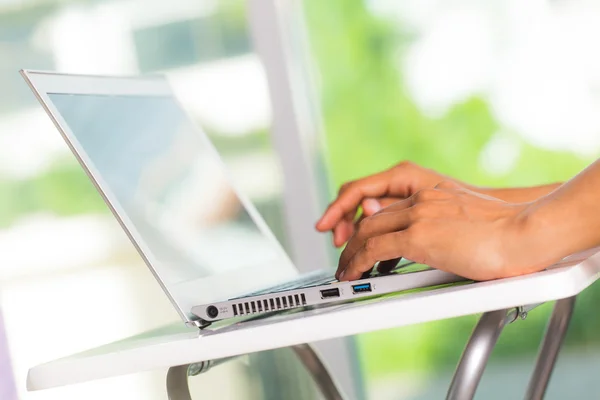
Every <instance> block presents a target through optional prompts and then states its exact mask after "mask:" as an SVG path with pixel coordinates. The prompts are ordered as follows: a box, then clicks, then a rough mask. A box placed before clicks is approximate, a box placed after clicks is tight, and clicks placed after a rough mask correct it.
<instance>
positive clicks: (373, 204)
mask: <svg viewBox="0 0 600 400" xmlns="http://www.w3.org/2000/svg"><path fill="white" fill-rule="evenodd" d="M363 208H367V210H365V211H367V212H368V213H376V212H377V211H379V210H381V204H380V203H379V201H377V200H375V199H367V200H365V202H364V203H363Z"/></svg>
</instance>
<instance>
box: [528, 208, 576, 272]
mask: <svg viewBox="0 0 600 400" xmlns="http://www.w3.org/2000/svg"><path fill="white" fill-rule="evenodd" d="M561 208H562V207H560V204H555V201H552V200H550V201H548V200H547V199H546V198H540V199H538V200H536V201H532V202H529V203H527V204H526V206H525V208H524V209H523V211H522V213H521V215H520V216H519V224H520V227H521V231H522V239H523V243H524V246H525V247H524V248H523V249H522V250H523V251H524V252H525V253H531V254H532V255H535V256H534V257H531V258H528V259H529V262H530V263H531V268H534V269H536V270H542V269H544V268H547V267H549V266H551V265H552V264H555V263H557V262H559V261H560V260H562V259H563V258H564V257H566V256H568V255H570V254H572V253H574V252H576V251H578V249H577V246H578V243H581V238H580V237H578V234H577V232H574V231H573V227H572V226H571V222H572V221H569V215H568V213H566V215H565V210H564V209H561Z"/></svg>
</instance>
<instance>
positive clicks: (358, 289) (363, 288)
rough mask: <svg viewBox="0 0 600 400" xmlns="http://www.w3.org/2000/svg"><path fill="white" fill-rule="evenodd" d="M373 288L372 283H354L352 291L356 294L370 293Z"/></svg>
mask: <svg viewBox="0 0 600 400" xmlns="http://www.w3.org/2000/svg"><path fill="white" fill-rule="evenodd" d="M372 290H373V289H371V284H370V283H361V284H358V285H352V293H354V294H356V293H368V292H371V291H372Z"/></svg>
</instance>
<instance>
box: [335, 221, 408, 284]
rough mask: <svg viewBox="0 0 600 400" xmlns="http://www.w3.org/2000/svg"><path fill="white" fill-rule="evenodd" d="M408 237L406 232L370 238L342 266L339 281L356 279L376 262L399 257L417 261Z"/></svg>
mask: <svg viewBox="0 0 600 400" xmlns="http://www.w3.org/2000/svg"><path fill="white" fill-rule="evenodd" d="M408 235H409V232H408V231H400V232H392V233H388V234H385V235H381V236H376V237H372V238H370V239H369V240H368V241H366V242H365V245H364V246H363V247H362V248H361V249H360V250H359V251H357V252H356V254H355V255H354V257H352V259H350V260H349V262H348V263H347V264H346V265H344V266H343V267H344V268H343V271H342V272H341V274H340V276H339V280H344V281H350V280H355V279H358V278H360V276H361V275H362V273H363V272H364V271H367V270H368V269H370V268H371V267H373V265H374V264H375V263H376V262H377V261H385V260H392V259H394V258H399V257H406V258H408V259H411V260H415V259H419V257H416V255H417V254H416V253H417V250H416V248H415V246H414V244H413V245H411V246H409V245H408V242H409V238H408Z"/></svg>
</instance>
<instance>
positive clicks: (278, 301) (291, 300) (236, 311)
mask: <svg viewBox="0 0 600 400" xmlns="http://www.w3.org/2000/svg"><path fill="white" fill-rule="evenodd" d="M305 305H306V297H304V294H299V295H298V294H294V295H289V296H279V297H271V298H270V299H264V300H256V301H245V302H240V303H236V304H234V305H233V315H249V314H256V313H262V312H269V311H277V310H287V309H289V308H296V307H302V306H305Z"/></svg>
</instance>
